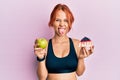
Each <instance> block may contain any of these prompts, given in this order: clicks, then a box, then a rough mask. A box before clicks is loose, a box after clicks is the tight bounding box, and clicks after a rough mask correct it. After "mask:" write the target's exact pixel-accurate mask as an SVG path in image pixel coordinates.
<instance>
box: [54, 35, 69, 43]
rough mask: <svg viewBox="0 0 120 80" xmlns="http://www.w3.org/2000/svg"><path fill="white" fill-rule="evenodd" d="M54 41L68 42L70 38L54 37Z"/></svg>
mask: <svg viewBox="0 0 120 80" xmlns="http://www.w3.org/2000/svg"><path fill="white" fill-rule="evenodd" d="M53 40H54V41H55V42H64V41H67V40H68V36H54V37H53Z"/></svg>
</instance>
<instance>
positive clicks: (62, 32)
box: [58, 28, 66, 34]
mask: <svg viewBox="0 0 120 80" xmlns="http://www.w3.org/2000/svg"><path fill="white" fill-rule="evenodd" d="M65 30H66V29H65V28H58V32H59V33H60V34H64V33H65Z"/></svg>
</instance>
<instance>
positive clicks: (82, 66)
mask: <svg viewBox="0 0 120 80" xmlns="http://www.w3.org/2000/svg"><path fill="white" fill-rule="evenodd" d="M84 71H85V64H84V59H78V66H77V70H76V74H77V75H78V76H81V75H82V74H83V73H84Z"/></svg>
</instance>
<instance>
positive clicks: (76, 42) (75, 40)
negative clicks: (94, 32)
mask: <svg viewBox="0 0 120 80" xmlns="http://www.w3.org/2000/svg"><path fill="white" fill-rule="evenodd" d="M71 39H72V41H73V43H74V44H79V43H80V40H79V39H75V38H71Z"/></svg>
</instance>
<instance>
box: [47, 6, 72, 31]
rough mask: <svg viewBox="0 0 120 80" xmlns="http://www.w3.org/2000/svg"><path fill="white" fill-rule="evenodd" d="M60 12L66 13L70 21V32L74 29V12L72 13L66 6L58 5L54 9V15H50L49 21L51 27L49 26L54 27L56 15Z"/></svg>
mask: <svg viewBox="0 0 120 80" xmlns="http://www.w3.org/2000/svg"><path fill="white" fill-rule="evenodd" d="M59 10H62V11H64V12H65V13H66V16H67V20H68V26H69V31H70V29H71V27H72V23H73V22H74V16H73V14H72V12H71V11H70V9H69V8H68V6H67V5H65V4H57V5H56V6H55V7H54V9H53V11H52V13H51V15H50V21H49V24H48V25H49V26H53V22H54V21H55V19H56V13H57V12H58V11H59Z"/></svg>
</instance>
